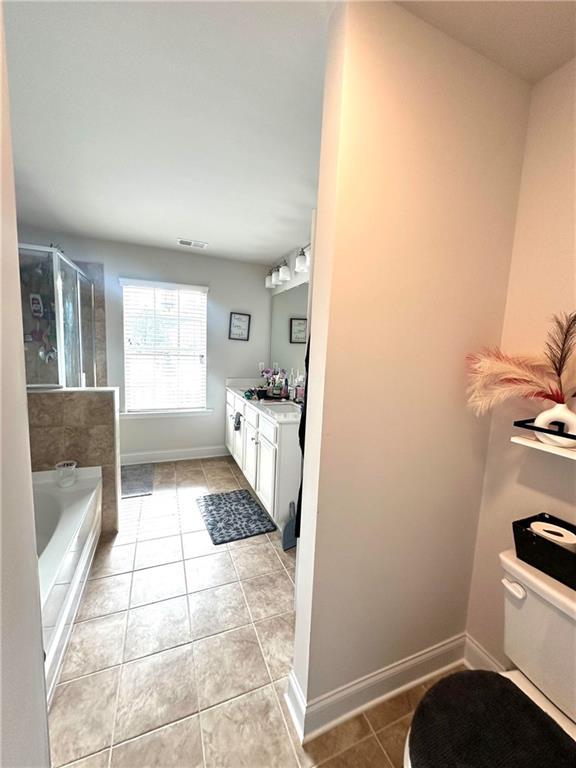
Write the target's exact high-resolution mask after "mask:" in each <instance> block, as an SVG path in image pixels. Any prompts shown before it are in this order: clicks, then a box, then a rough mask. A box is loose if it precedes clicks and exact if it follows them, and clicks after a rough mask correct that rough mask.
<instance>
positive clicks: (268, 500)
mask: <svg viewBox="0 0 576 768" xmlns="http://www.w3.org/2000/svg"><path fill="white" fill-rule="evenodd" d="M256 483H257V484H256V493H257V494H258V497H259V498H260V501H261V502H262V504H263V505H264V508H265V509H266V511H267V512H269V513H270V514H271V515H272V517H273V516H274V509H273V508H274V490H275V485H276V448H275V447H274V446H273V445H272V443H269V442H268V440H266V438H265V437H262V435H259V436H258V472H257V480H256Z"/></svg>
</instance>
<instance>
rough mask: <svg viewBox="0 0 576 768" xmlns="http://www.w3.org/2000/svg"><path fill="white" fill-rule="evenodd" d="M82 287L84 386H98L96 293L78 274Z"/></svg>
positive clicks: (81, 324) (81, 317)
mask: <svg viewBox="0 0 576 768" xmlns="http://www.w3.org/2000/svg"><path fill="white" fill-rule="evenodd" d="M78 285H79V287H80V337H81V353H82V354H81V358H82V376H81V378H82V385H83V386H85V387H95V386H96V373H95V371H96V368H95V365H96V351H95V348H94V339H95V335H96V334H95V330H96V329H95V326H94V293H93V288H92V283H91V281H90V280H88V278H87V277H84V275H82V274H80V273H78Z"/></svg>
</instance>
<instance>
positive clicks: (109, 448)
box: [28, 387, 120, 531]
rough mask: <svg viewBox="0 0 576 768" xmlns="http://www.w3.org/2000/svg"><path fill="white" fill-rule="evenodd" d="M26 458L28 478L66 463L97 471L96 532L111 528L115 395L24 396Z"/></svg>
mask: <svg viewBox="0 0 576 768" xmlns="http://www.w3.org/2000/svg"><path fill="white" fill-rule="evenodd" d="M28 423H29V428H30V452H31V455H32V470H33V471H34V472H37V471H41V470H47V469H53V468H54V465H55V464H56V463H57V462H59V461H64V460H66V459H72V460H74V461H77V462H78V466H79V467H95V466H97V467H102V529H103V530H104V531H115V530H116V528H117V510H118V500H119V498H120V449H119V420H118V390H117V389H115V388H112V387H105V388H96V389H56V390H52V391H43V392H36V391H29V392H28Z"/></svg>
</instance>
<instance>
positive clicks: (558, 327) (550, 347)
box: [546, 312, 576, 389]
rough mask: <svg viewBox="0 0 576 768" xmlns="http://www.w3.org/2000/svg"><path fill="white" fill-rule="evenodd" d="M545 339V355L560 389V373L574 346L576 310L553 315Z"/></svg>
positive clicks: (562, 371) (575, 342)
mask: <svg viewBox="0 0 576 768" xmlns="http://www.w3.org/2000/svg"><path fill="white" fill-rule="evenodd" d="M552 321H553V325H552V328H551V329H550V331H549V332H548V339H547V341H546V357H547V359H548V362H549V363H550V365H551V367H552V369H553V370H554V372H555V374H556V377H557V379H558V384H559V386H560V389H562V374H563V373H564V370H565V368H566V364H567V363H568V360H569V358H570V355H571V354H572V352H573V351H574V347H575V346H576V312H571V313H570V314H569V313H568V312H564V313H562V314H561V315H554V317H553V318H552Z"/></svg>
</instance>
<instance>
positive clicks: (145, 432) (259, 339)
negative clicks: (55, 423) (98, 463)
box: [19, 225, 271, 461]
mask: <svg viewBox="0 0 576 768" xmlns="http://www.w3.org/2000/svg"><path fill="white" fill-rule="evenodd" d="M19 236H20V240H21V241H22V242H30V243H40V244H47V243H50V242H54V243H58V244H59V245H60V246H61V247H62V248H63V249H64V250H65V252H66V254H67V255H68V256H70V257H71V258H72V259H78V260H79V261H98V262H102V263H103V264H104V269H105V281H106V336H107V350H108V385H109V386H118V387H120V388H121V408H122V407H123V394H122V387H123V380H124V368H123V366H124V361H123V331H122V289H121V287H120V285H119V283H118V278H119V277H137V278H143V279H150V280H162V281H165V282H175V283H191V284H198V285H208V286H209V287H210V292H209V294H208V389H207V399H208V407H209V408H211V409H213V413H209V414H206V415H189V416H184V415H179V416H178V417H177V418H175V417H164V418H160V417H157V416H155V417H138V418H135V417H133V416H131V417H125V418H121V425H120V441H121V451H122V456H123V458H127V457H128V458H130V455H131V460H143V461H145V460H147V459H148V460H154V459H155V458H156V459H162V458H165V459H171V458H184V457H193V456H196V455H198V456H201V455H212V454H217V453H222V452H225V448H224V407H225V394H224V393H225V387H224V380H225V379H226V378H227V377H249V378H253V377H254V376H256V377H257V375H258V363H259V362H264V363H266V364H267V363H268V362H269V356H270V301H271V297H270V291H269V290H267V289H266V288H265V287H264V277H265V274H266V267H264V266H262V265H258V264H249V263H246V262H237V261H230V260H227V259H218V258H214V257H212V258H211V257H209V256H204V255H196V254H194V253H189V252H183V253H179V252H178V251H162V250H159V249H156V248H147V247H145V246H139V245H131V244H126V243H113V242H107V241H103V240H91V239H84V238H79V237H75V236H72V235H65V234H61V233H55V232H48V231H45V230H39V229H36V228H33V227H29V226H25V225H21V226H19ZM231 311H239V312H248V313H250V314H251V315H252V322H251V328H250V340H249V341H248V342H242V341H230V340H229V339H228V322H229V317H230V312H231ZM147 452H150V455H149V456H146V453H147Z"/></svg>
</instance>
